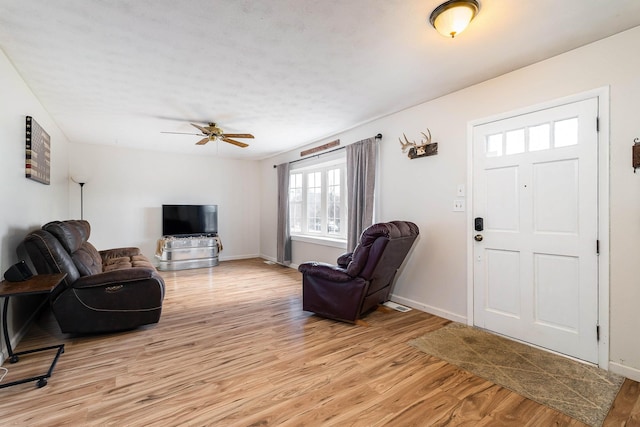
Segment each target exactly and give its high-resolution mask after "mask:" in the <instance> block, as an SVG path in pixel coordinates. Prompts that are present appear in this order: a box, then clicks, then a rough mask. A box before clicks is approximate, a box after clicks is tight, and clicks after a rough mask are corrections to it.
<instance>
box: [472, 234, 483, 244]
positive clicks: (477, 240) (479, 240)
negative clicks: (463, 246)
mask: <svg viewBox="0 0 640 427" xmlns="http://www.w3.org/2000/svg"><path fill="white" fill-rule="evenodd" d="M473 239H474V240H475V241H476V242H482V239H483V237H482V234H476V235H475V236H473Z"/></svg>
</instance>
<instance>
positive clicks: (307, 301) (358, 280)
mask: <svg viewBox="0 0 640 427" xmlns="http://www.w3.org/2000/svg"><path fill="white" fill-rule="evenodd" d="M418 234H419V230H418V226H417V225H415V224H414V223H412V222H409V221H391V222H386V223H378V224H373V225H372V226H370V227H368V228H367V229H366V230H364V231H363V232H362V235H361V236H360V243H359V244H358V246H356V248H355V250H354V251H353V252H352V253H346V254H343V255H341V256H340V257H339V258H338V261H337V262H338V264H337V265H331V264H327V263H321V262H306V263H303V264H300V266H299V267H298V270H299V271H300V272H301V273H302V309H303V310H305V311H311V312H314V313H316V314H318V315H320V316H323V317H327V318H330V319H335V320H341V321H344V322H351V323H355V321H356V320H358V319H359V318H360V317H361V316H362V315H364V314H366V313H367V312H369V311H371V310H373V309H375V308H376V307H377V306H378V304H381V303H384V302H386V301H388V300H389V294H390V292H391V287H392V284H393V279H394V277H395V276H396V273H397V271H398V269H399V268H400V266H401V265H402V262H403V261H404V259H405V257H406V256H407V254H408V253H409V250H410V249H411V247H412V246H413V243H414V241H415V240H416V238H417V237H418Z"/></svg>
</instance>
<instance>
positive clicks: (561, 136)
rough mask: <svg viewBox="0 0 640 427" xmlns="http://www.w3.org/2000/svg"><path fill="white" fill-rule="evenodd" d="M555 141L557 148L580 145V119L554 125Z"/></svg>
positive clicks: (561, 121) (563, 121)
mask: <svg viewBox="0 0 640 427" xmlns="http://www.w3.org/2000/svg"><path fill="white" fill-rule="evenodd" d="M553 131H554V134H553V141H554V145H555V146H556V147H568V146H570V145H578V118H577V117H574V118H572V119H567V120H560V121H557V122H555V123H554V124H553Z"/></svg>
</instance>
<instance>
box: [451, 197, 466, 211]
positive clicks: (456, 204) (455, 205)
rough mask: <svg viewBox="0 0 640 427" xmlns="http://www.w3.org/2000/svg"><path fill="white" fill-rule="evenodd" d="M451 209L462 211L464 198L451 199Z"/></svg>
mask: <svg viewBox="0 0 640 427" xmlns="http://www.w3.org/2000/svg"><path fill="white" fill-rule="evenodd" d="M453 211H454V212H464V200H462V199H455V200H454V201H453Z"/></svg>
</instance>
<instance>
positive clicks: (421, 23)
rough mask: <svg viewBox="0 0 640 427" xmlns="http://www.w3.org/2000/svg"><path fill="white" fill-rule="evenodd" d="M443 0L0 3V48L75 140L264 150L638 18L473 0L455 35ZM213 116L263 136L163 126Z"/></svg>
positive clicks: (215, 151)
mask: <svg viewBox="0 0 640 427" xmlns="http://www.w3.org/2000/svg"><path fill="white" fill-rule="evenodd" d="M439 3H440V1H439V0H337V1H336V0H320V1H318V0H316V1H307V0H233V1H232V0H180V1H176V0H0V47H1V48H2V50H3V51H4V52H5V54H6V55H7V56H8V57H9V59H10V60H11V61H12V63H13V64H14V65H15V67H16V68H17V70H18V72H19V73H20V74H21V76H22V77H23V79H24V80H25V81H26V83H27V84H28V85H29V87H30V88H31V89H32V91H33V92H34V93H35V95H36V96H37V97H38V98H39V99H40V101H41V102H42V104H43V105H44V107H45V108H46V109H47V110H48V111H49V113H50V114H51V116H52V117H53V118H54V120H55V121H56V122H57V124H58V125H59V127H60V128H61V129H62V130H63V132H64V133H65V134H66V135H67V137H68V138H69V139H70V140H71V141H72V142H74V143H88V144H106V145H119V146H126V147H137V148H141V149H154V150H163V151H176V152H191V153H200V154H202V155H218V156H222V157H234V158H247V159H249V158H250V159H260V158H265V157H268V156H271V155H274V154H277V153H280V152H282V151H286V150H288V149H291V148H295V147H300V146H302V145H304V144H306V143H311V142H316V141H318V142H326V141H325V140H326V138H329V137H331V136H332V135H335V134H336V133H339V132H341V131H344V130H346V129H349V128H352V127H354V126H356V125H358V124H360V123H364V122H367V121H370V120H372V119H375V118H378V117H381V116H385V115H387V114H390V113H394V112H397V111H400V110H402V109H404V108H407V107H410V106H413V105H416V104H419V103H421V102H424V101H427V100H430V99H433V98H436V97H438V96H442V95H444V94H447V93H450V92H452V91H454V90H457V89H461V88H463V87H467V86H469V85H472V84H475V83H478V82H481V81H484V80H487V79H489V78H492V77H495V76H498V75H501V74H504V73H506V72H509V71H511V70H514V69H517V68H520V67H523V66H525V65H528V64H531V63H534V62H537V61H540V60H542V59H545V58H548V57H551V56H554V55H557V54H560V53H562V52H566V51H568V50H571V49H574V48H576V47H579V46H582V45H585V44H587V43H590V42H592V41H595V40H598V39H601V38H603V37H606V36H609V35H612V34H615V33H618V32H620V31H623V30H626V29H629V28H632V27H635V26H638V25H640V1H638V0H608V1H603V0H561V1H560V0H535V1H525V0H517V1H516V0H480V13H479V15H478V16H477V18H476V19H475V20H474V21H473V23H472V24H471V26H470V27H469V28H468V29H467V30H466V31H465V32H464V33H463V34H461V35H460V36H459V37H457V38H456V39H454V40H451V39H447V38H444V37H442V36H440V35H439V34H438V33H437V32H436V31H435V30H433V28H431V27H430V26H429V25H428V23H427V19H428V16H429V14H430V12H431V11H432V10H433V9H434V8H435V7H436V6H438V4H439ZM6 101H7V100H3V102H6ZM36 120H37V117H36ZM209 121H215V122H217V123H218V125H219V126H220V127H221V128H222V129H224V130H225V131H226V132H229V133H245V132H246V133H252V134H254V135H255V137H256V138H255V140H248V141H247V142H250V143H251V145H250V147H249V148H244V149H241V148H238V147H235V146H232V145H230V144H225V143H209V144H207V145H205V146H195V145H194V143H195V142H196V141H197V140H198V139H199V138H198V137H197V136H190V135H171V134H163V133H161V132H162V131H167V132H193V130H194V129H193V128H192V127H191V126H190V125H189V122H195V123H199V124H204V123H207V122H209Z"/></svg>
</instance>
